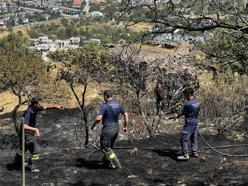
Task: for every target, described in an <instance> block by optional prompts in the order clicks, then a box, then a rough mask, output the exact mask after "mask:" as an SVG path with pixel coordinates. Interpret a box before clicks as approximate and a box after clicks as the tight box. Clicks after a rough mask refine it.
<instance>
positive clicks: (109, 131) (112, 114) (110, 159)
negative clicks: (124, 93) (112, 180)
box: [91, 90, 128, 169]
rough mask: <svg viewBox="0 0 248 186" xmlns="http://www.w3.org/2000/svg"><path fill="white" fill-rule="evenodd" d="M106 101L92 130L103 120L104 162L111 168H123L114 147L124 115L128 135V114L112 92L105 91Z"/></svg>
mask: <svg viewBox="0 0 248 186" xmlns="http://www.w3.org/2000/svg"><path fill="white" fill-rule="evenodd" d="M103 97H104V101H105V103H103V104H102V105H101V107H100V112H99V113H98V115H97V116H96V120H95V122H94V124H93V125H92V127H91V129H94V127H95V126H96V124H97V123H99V122H100V121H101V120H102V133H101V137H100V145H101V149H102V152H103V154H104V158H103V161H104V163H107V165H108V166H109V168H111V169H116V168H121V164H120V162H119V160H118V158H117V156H116V154H115V152H114V151H113V146H114V143H115V140H116V138H117V136H118V132H119V124H118V122H119V115H120V114H123V115H124V128H123V131H124V133H127V125H128V113H127V112H126V111H125V109H124V108H123V106H122V105H121V104H120V103H119V102H118V101H116V100H114V99H113V98H112V92H111V91H110V90H106V91H104V94H103Z"/></svg>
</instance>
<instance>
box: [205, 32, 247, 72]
mask: <svg viewBox="0 0 248 186" xmlns="http://www.w3.org/2000/svg"><path fill="white" fill-rule="evenodd" d="M247 47H248V34H245V33H242V32H231V33H230V32H228V31H227V30H221V31H218V32H216V34H215V36H214V38H213V39H211V40H209V41H207V42H206V43H205V44H204V46H203V51H204V52H205V53H207V54H208V55H209V56H210V57H211V59H212V61H215V62H216V63H217V64H220V65H221V67H223V68H224V69H225V68H227V67H228V66H229V67H231V69H232V70H233V71H235V72H239V73H241V74H245V73H246V74H247V73H248V51H247Z"/></svg>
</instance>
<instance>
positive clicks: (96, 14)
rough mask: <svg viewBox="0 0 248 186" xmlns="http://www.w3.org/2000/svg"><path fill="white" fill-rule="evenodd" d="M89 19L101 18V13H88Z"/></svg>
mask: <svg viewBox="0 0 248 186" xmlns="http://www.w3.org/2000/svg"><path fill="white" fill-rule="evenodd" d="M89 17H91V18H98V17H103V13H102V12H98V11H93V12H90V13H89Z"/></svg>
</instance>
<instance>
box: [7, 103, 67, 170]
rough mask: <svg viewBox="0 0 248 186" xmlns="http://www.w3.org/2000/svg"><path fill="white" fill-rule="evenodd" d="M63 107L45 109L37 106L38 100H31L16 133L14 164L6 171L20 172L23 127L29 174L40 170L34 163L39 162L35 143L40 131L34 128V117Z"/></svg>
mask: <svg viewBox="0 0 248 186" xmlns="http://www.w3.org/2000/svg"><path fill="white" fill-rule="evenodd" d="M63 108H64V107H63V106H50V107H45V106H42V105H41V104H39V100H38V99H36V98H32V100H31V103H30V105H29V106H28V108H27V109H26V110H25V111H24V114H23V123H22V125H24V126H22V125H21V126H20V129H19V131H18V136H19V139H20V143H19V145H20V146H19V149H18V150H17V153H16V156H15V159H14V162H13V163H12V164H8V165H7V169H8V170H13V169H15V170H20V169H21V166H22V127H24V137H25V142H24V143H25V145H24V149H25V153H26V151H27V150H28V151H29V152H30V154H31V157H30V158H29V162H28V166H29V169H30V171H31V172H33V173H35V172H39V171H40V170H39V169H37V168H36V166H35V165H34V162H35V161H37V160H39V155H38V154H37V151H36V147H35V144H36V143H35V141H36V140H37V139H39V138H40V137H41V133H40V130H39V129H38V128H37V127H36V116H37V113H38V112H39V111H42V110H48V109H63Z"/></svg>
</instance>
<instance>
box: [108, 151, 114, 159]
mask: <svg viewBox="0 0 248 186" xmlns="http://www.w3.org/2000/svg"><path fill="white" fill-rule="evenodd" d="M115 157H116V155H115V153H114V152H113V153H112V154H110V156H109V159H111V160H112V159H114V158H115Z"/></svg>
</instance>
